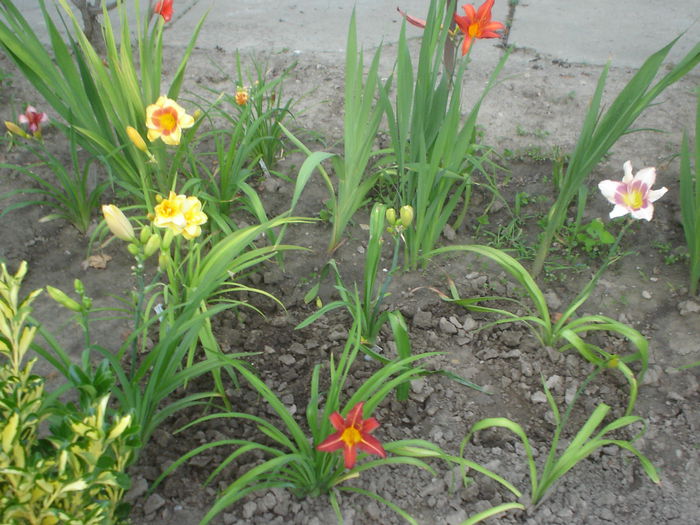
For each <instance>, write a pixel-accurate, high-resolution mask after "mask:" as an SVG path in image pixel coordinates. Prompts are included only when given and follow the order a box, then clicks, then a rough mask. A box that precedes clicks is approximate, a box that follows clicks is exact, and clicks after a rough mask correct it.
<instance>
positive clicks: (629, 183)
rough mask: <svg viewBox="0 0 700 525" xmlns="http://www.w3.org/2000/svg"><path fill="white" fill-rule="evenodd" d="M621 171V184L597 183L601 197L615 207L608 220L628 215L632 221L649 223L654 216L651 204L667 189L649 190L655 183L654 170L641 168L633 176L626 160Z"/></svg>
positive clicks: (608, 181)
mask: <svg viewBox="0 0 700 525" xmlns="http://www.w3.org/2000/svg"><path fill="white" fill-rule="evenodd" d="M623 169H624V170H625V175H624V177H622V181H621V182H617V181H614V180H604V181H602V182H600V183H598V188H600V191H601V193H602V194H603V196H604V197H605V198H606V199H608V201H610V203H612V204H614V205H615V207H614V208H613V210H612V211H611V212H610V218H611V219H614V218H615V217H622V216H623V215H627V214H628V213H629V214H630V215H631V216H632V218H633V219H646V220H648V221H650V220H651V218H652V217H653V215H654V205H653V204H652V203H653V202H655V201H657V200H659V199H660V198H661V197H662V196H663V195H664V193H666V192H667V191H668V189H667V188H665V187H664V188H661V189H658V190H652V189H651V187H652V186H653V185H654V182H655V181H656V168H642V169H641V170H639V171H638V172H637V174H636V175H634V176H633V175H632V163H631V162H630V161H629V160H628V161H627V162H625V164H624V165H623Z"/></svg>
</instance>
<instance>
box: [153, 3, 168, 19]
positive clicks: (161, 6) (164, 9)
mask: <svg viewBox="0 0 700 525" xmlns="http://www.w3.org/2000/svg"><path fill="white" fill-rule="evenodd" d="M153 12H154V13H155V14H157V15H160V16H162V17H163V20H164V21H166V22H170V20H171V19H172V18H173V0H160V1H159V2H158V3H157V4H156V6H155V7H154V8H153Z"/></svg>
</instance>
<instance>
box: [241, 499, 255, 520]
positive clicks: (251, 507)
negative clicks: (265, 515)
mask: <svg viewBox="0 0 700 525" xmlns="http://www.w3.org/2000/svg"><path fill="white" fill-rule="evenodd" d="M256 510H258V506H257V504H256V503H255V502H254V501H247V502H246V503H245V505H243V517H244V518H245V519H250V518H252V517H253V515H254V514H255V511H256Z"/></svg>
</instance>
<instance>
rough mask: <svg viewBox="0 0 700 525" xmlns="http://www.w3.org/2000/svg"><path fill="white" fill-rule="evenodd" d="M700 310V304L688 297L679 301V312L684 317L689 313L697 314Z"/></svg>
mask: <svg viewBox="0 0 700 525" xmlns="http://www.w3.org/2000/svg"><path fill="white" fill-rule="evenodd" d="M699 312H700V304H698V303H696V302H695V301H693V300H691V299H688V300H687V301H681V302H680V303H678V313H680V314H681V315H682V316H683V317H685V316H686V315H689V314H697V313H699Z"/></svg>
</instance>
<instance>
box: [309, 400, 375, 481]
mask: <svg viewBox="0 0 700 525" xmlns="http://www.w3.org/2000/svg"><path fill="white" fill-rule="evenodd" d="M363 406H364V402H361V403H358V404H356V405H355V407H354V408H353V409H352V410H350V413H349V414H348V417H347V418H345V419H343V416H341V415H340V414H339V413H338V412H333V413H332V414H331V417H330V419H331V423H332V424H333V426H334V427H335V429H336V430H337V432H335V433H334V434H331V435H330V436H328V437H327V438H326V439H325V440H324V441H323V443H321V444H320V445H318V446H317V447H316V449H317V450H320V451H321V452H335V451H336V450H340V449H343V454H344V455H345V468H348V469H351V468H352V467H354V466H355V460H356V459H357V449H358V448H359V449H360V450H362V451H364V452H367V453H368V454H377V455H378V456H380V457H382V458H385V457H386V452H385V450H384V447H382V444H381V443H380V442H379V440H378V439H377V438H375V437H374V436H371V435H370V432H372V431H373V430H374V429H375V428H377V427H378V426H379V423H378V422H377V420H376V419H375V418H373V417H370V418H367V419H362V407H363Z"/></svg>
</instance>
